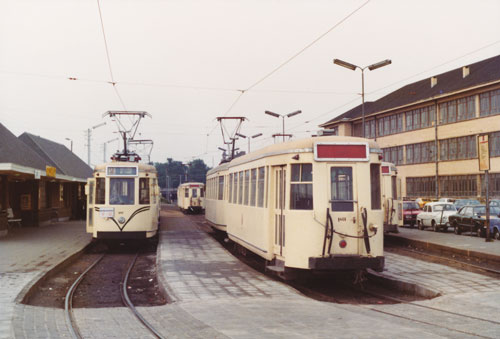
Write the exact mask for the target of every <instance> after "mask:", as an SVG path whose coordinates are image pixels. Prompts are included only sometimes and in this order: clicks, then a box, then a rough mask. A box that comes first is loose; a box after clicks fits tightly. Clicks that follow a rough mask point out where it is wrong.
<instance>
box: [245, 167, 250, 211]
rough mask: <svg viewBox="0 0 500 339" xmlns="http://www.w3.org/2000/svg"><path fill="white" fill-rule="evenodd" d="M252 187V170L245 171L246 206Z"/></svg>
mask: <svg viewBox="0 0 500 339" xmlns="http://www.w3.org/2000/svg"><path fill="white" fill-rule="evenodd" d="M249 187H250V170H246V171H245V205H248V193H249V191H250V190H249V189H248V188H249Z"/></svg>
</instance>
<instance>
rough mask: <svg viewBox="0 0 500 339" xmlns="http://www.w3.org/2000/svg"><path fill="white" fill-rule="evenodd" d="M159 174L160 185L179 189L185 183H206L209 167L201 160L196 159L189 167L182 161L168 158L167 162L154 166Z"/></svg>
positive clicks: (157, 163)
mask: <svg viewBox="0 0 500 339" xmlns="http://www.w3.org/2000/svg"><path fill="white" fill-rule="evenodd" d="M154 166H155V167H156V171H157V172H158V185H160V187H162V188H166V187H167V184H168V188H177V187H178V186H179V185H180V184H181V183H185V182H190V181H191V182H193V181H196V182H203V183H204V182H205V181H206V175H207V171H208V170H209V167H208V166H207V165H206V164H205V162H204V161H203V160H201V159H195V160H193V161H192V162H190V163H189V164H188V165H184V164H183V163H182V162H181V161H175V160H173V159H172V158H167V162H164V163H159V162H156V163H155V164H154Z"/></svg>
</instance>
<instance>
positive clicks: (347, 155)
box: [314, 142, 370, 161]
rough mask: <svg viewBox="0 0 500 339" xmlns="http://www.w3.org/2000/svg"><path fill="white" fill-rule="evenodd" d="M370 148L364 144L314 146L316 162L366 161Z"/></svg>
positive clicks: (330, 143) (332, 143)
mask: <svg viewBox="0 0 500 339" xmlns="http://www.w3.org/2000/svg"><path fill="white" fill-rule="evenodd" d="M369 156H370V148H369V146H368V143H366V142H347V143H346V142H344V143H337V142H318V143H315V144H314V160H316V161H368V160H369Z"/></svg>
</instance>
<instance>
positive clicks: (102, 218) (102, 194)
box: [85, 157, 160, 239]
mask: <svg viewBox="0 0 500 339" xmlns="http://www.w3.org/2000/svg"><path fill="white" fill-rule="evenodd" d="M130 158H131V157H127V159H122V158H119V159H116V158H114V161H112V162H109V163H105V164H101V165H97V166H96V167H95V169H94V175H93V177H92V178H91V179H88V182H87V185H86V186H85V193H86V194H87V232H88V233H92V236H93V238H97V239H148V238H152V237H154V236H156V235H157V232H158V222H159V218H160V189H159V186H158V178H157V173H156V169H155V167H154V166H151V165H146V164H141V163H138V162H136V161H135V160H133V161H132V162H130V161H124V160H129V159H130ZM137 161H138V160H137Z"/></svg>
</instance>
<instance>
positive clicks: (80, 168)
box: [19, 132, 92, 179]
mask: <svg viewBox="0 0 500 339" xmlns="http://www.w3.org/2000/svg"><path fill="white" fill-rule="evenodd" d="M19 140H22V141H23V142H24V143H25V144H26V145H27V146H28V147H30V148H31V149H32V150H33V151H34V152H36V153H37V154H38V155H39V156H40V157H42V158H43V159H44V160H45V161H46V162H47V163H48V164H49V166H53V167H55V168H56V169H57V172H58V173H61V174H65V175H67V176H71V177H75V178H82V179H84V178H90V177H92V169H91V168H90V167H89V166H88V165H87V164H86V163H85V162H83V160H82V159H80V158H79V157H78V156H76V155H75V154H74V153H73V152H71V151H70V150H69V149H68V148H67V147H66V146H64V145H61V144H58V143H57V142H54V141H51V140H48V139H44V138H42V137H39V136H36V135H33V134H30V133H27V132H25V133H23V134H21V135H20V136H19ZM44 169H45V167H44Z"/></svg>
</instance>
